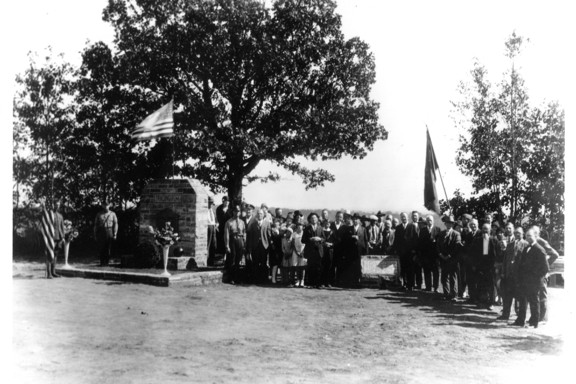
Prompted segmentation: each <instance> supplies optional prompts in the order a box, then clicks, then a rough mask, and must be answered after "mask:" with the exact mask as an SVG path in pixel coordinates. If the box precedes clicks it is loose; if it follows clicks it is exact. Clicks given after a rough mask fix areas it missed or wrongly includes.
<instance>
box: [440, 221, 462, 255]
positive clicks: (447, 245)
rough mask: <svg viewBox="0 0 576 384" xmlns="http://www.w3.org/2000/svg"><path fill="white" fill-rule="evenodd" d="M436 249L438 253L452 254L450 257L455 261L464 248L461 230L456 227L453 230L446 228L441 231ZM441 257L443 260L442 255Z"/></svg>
mask: <svg viewBox="0 0 576 384" xmlns="http://www.w3.org/2000/svg"><path fill="white" fill-rule="evenodd" d="M436 249H437V251H438V254H442V255H444V256H450V258H449V259H452V260H453V261H455V260H456V258H457V257H458V256H459V255H460V252H461V250H462V237H461V236H460V232H458V231H455V230H454V229H453V230H451V231H448V230H447V229H446V230H444V231H442V232H440V234H439V235H438V237H437V238H436ZM440 259H441V260H443V259H442V257H441V258H440Z"/></svg>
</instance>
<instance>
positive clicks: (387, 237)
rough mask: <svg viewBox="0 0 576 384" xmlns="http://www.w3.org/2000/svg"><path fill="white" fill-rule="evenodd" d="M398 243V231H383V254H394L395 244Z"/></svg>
mask: <svg viewBox="0 0 576 384" xmlns="http://www.w3.org/2000/svg"><path fill="white" fill-rule="evenodd" d="M395 241H396V231H395V230H394V229H390V232H386V230H385V229H384V230H383V231H382V253H384V254H385V255H390V254H392V253H393V252H394V242H395Z"/></svg>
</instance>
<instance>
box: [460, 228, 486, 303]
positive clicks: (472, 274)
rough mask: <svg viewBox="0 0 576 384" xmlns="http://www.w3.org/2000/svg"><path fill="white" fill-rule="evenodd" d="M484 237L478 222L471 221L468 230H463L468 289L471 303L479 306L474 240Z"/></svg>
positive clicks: (463, 251) (463, 262)
mask: <svg viewBox="0 0 576 384" xmlns="http://www.w3.org/2000/svg"><path fill="white" fill-rule="evenodd" d="M479 236H482V234H481V233H480V231H479V229H478V220H476V219H471V220H470V222H469V223H468V228H464V229H463V230H462V234H461V237H462V246H463V248H462V258H461V260H462V264H463V265H464V269H466V288H468V296H469V302H470V303H474V304H477V303H478V302H479V295H478V292H479V291H478V271H477V269H476V267H477V265H476V263H475V262H476V260H475V257H474V249H473V247H472V244H474V239H475V238H476V237H479Z"/></svg>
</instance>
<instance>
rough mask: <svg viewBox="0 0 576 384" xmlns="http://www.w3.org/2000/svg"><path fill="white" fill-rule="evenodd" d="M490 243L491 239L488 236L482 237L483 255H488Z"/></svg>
mask: <svg viewBox="0 0 576 384" xmlns="http://www.w3.org/2000/svg"><path fill="white" fill-rule="evenodd" d="M489 243H490V237H489V236H488V235H487V234H484V235H482V254H483V255H487V254H488V244H489Z"/></svg>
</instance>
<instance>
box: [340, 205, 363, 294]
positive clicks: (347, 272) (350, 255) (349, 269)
mask: <svg viewBox="0 0 576 384" xmlns="http://www.w3.org/2000/svg"><path fill="white" fill-rule="evenodd" d="M345 220H346V223H345V224H346V225H344V226H342V227H341V231H342V232H341V235H340V236H341V248H342V255H341V260H340V264H339V266H338V269H337V280H338V284H339V285H341V286H344V287H358V286H359V285H360V278H361V277H362V266H361V258H362V255H364V254H366V245H367V244H368V238H367V235H366V231H365V230H364V228H363V227H362V225H361V224H360V216H359V215H358V214H354V216H350V215H347V216H346V219H345Z"/></svg>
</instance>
